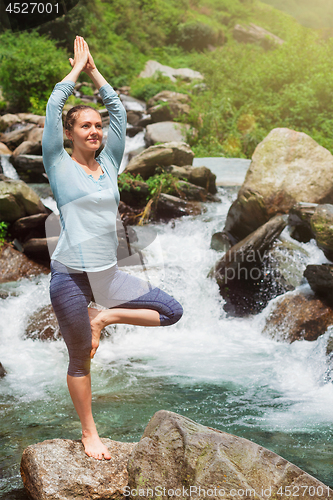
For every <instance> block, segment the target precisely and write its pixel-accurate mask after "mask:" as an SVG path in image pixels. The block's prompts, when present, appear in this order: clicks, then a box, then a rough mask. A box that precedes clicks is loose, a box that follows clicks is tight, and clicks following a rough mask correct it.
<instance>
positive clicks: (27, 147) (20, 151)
mask: <svg viewBox="0 0 333 500" xmlns="http://www.w3.org/2000/svg"><path fill="white" fill-rule="evenodd" d="M41 154H42V145H41V143H38V142H33V141H23V142H21V144H20V145H19V146H17V148H16V149H14V151H13V156H18V155H41Z"/></svg>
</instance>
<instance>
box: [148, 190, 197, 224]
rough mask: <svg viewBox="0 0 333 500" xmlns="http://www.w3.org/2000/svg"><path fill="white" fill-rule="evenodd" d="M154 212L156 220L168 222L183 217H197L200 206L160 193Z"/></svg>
mask: <svg viewBox="0 0 333 500" xmlns="http://www.w3.org/2000/svg"><path fill="white" fill-rule="evenodd" d="M155 212H156V218H157V219H160V220H169V219H172V218H174V217H182V216H183V215H199V214H200V213H201V204H200V203H199V202H194V201H192V202H191V201H185V200H182V199H181V198H178V197H177V196H172V195H170V194H166V193H161V194H160V195H159V197H158V201H157V206H156V210H155Z"/></svg>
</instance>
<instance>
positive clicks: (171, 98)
mask: <svg viewBox="0 0 333 500" xmlns="http://www.w3.org/2000/svg"><path fill="white" fill-rule="evenodd" d="M190 100H191V98H190V96H189V95H188V94H182V93H181V92H174V91H172V90H162V92H159V93H158V94H156V95H154V97H151V98H150V99H149V101H148V102H147V107H148V108H152V107H153V106H156V104H159V103H161V102H162V103H169V102H179V103H183V104H188V103H189V102H190Z"/></svg>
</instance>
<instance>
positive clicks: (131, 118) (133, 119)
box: [127, 109, 143, 127]
mask: <svg viewBox="0 0 333 500" xmlns="http://www.w3.org/2000/svg"><path fill="white" fill-rule="evenodd" d="M142 114H143V113H142V111H134V110H132V109H130V110H128V111H127V123H129V124H130V125H133V127H136V126H137V125H138V123H139V121H140V120H141V118H142Z"/></svg>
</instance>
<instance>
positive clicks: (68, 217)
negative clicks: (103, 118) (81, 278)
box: [42, 81, 126, 271]
mask: <svg viewBox="0 0 333 500" xmlns="http://www.w3.org/2000/svg"><path fill="white" fill-rule="evenodd" d="M74 85H75V84H74V82H70V81H65V82H60V83H57V84H56V86H55V87H54V89H53V92H52V94H51V96H50V99H49V101H48V103H47V108H46V120H45V127H44V133H43V141H42V147H43V162H44V167H45V171H46V173H47V176H48V178H49V182H50V186H51V189H52V192H53V195H54V198H55V200H56V202H57V206H58V210H59V213H60V223H61V232H60V236H59V240H58V244H57V247H56V249H55V251H54V253H53V254H52V259H54V260H58V261H59V262H61V263H62V264H65V265H66V266H68V267H70V268H72V269H77V270H80V271H102V270H104V269H107V268H109V267H111V266H113V265H115V264H116V262H117V246H118V239H117V233H116V216H117V209H118V204H119V191H118V185H117V176H118V171H119V167H120V163H121V159H122V156H123V152H124V147H125V137H126V112H125V109H124V107H123V105H122V103H121V101H120V99H119V97H118V95H117V94H116V92H115V91H114V90H113V88H112V87H111V86H110V85H109V84H106V85H103V87H101V88H100V89H99V93H100V95H101V97H102V99H103V102H104V105H105V106H106V108H107V110H108V112H109V116H110V126H109V130H108V136H107V141H106V145H105V147H104V149H103V151H102V152H101V153H100V154H99V156H98V157H97V158H96V160H97V161H98V163H99V164H100V165H101V168H102V171H103V174H102V175H101V176H100V177H99V179H98V180H95V179H94V178H93V176H92V175H88V174H87V173H86V172H85V171H84V170H83V168H82V167H81V166H80V165H79V164H78V163H76V162H75V161H74V160H72V158H71V157H70V156H69V154H68V153H67V152H66V151H65V149H64V144H63V126H62V109H63V107H64V104H65V102H66V100H67V99H68V97H69V96H70V95H71V94H72V92H73V89H74Z"/></svg>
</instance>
